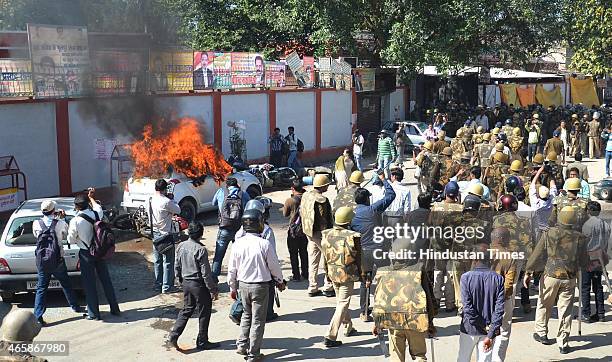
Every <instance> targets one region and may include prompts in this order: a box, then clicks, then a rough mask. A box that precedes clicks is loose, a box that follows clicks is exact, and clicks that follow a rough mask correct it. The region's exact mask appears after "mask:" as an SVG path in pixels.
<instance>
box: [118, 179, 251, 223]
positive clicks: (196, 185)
mask: <svg viewBox="0 0 612 362" xmlns="http://www.w3.org/2000/svg"><path fill="white" fill-rule="evenodd" d="M230 177H235V178H236V179H237V180H238V185H239V186H240V189H241V190H244V191H246V192H247V193H248V194H249V196H250V197H251V198H255V197H257V196H260V195H261V194H262V191H261V184H260V183H259V180H258V179H257V177H255V176H253V175H252V174H250V173H249V172H247V171H240V172H236V173H234V174H232V175H230ZM165 180H166V181H167V182H168V185H169V186H170V187H171V188H172V193H173V194H174V200H175V201H176V202H178V204H179V206H180V207H181V216H182V217H183V218H185V219H186V220H187V221H191V220H194V219H195V217H196V215H197V214H198V213H200V212H205V211H211V210H216V209H217V207H216V206H214V205H213V204H212V199H213V196H214V195H215V192H217V190H218V189H219V188H220V187H224V185H223V184H221V185H218V184H217V183H216V182H215V180H213V178H212V177H205V178H204V179H203V180H198V181H201V182H197V181H196V182H194V181H192V180H191V179H190V178H188V177H186V176H185V175H182V174H176V173H172V174H171V175H169V177H167V178H165ZM155 181H157V179H155V178H149V177H144V178H133V177H130V179H129V180H128V182H127V184H126V186H125V190H124V192H123V201H122V202H121V206H122V207H123V208H124V209H125V211H127V212H132V211H135V210H137V209H138V208H140V207H145V208H146V207H148V206H147V205H148V200H149V198H150V197H151V196H153V194H155ZM146 211H148V210H146Z"/></svg>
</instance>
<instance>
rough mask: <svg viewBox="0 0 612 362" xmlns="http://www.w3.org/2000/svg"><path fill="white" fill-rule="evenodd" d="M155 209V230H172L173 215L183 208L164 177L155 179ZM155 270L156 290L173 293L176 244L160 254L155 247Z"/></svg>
mask: <svg viewBox="0 0 612 362" xmlns="http://www.w3.org/2000/svg"><path fill="white" fill-rule="evenodd" d="M151 209H152V211H153V215H152V219H153V231H154V232H155V233H159V234H160V235H161V236H163V235H167V234H169V233H170V232H171V231H172V216H173V215H174V214H179V213H180V212H181V208H180V207H179V205H178V204H177V203H176V201H174V195H173V194H171V193H168V183H167V182H166V180H164V179H159V180H157V181H155V195H153V197H152V198H151ZM153 270H154V272H155V290H156V291H161V292H162V293H164V294H166V293H173V292H175V291H176V290H175V288H174V246H173V247H171V248H170V249H168V250H167V251H166V252H165V253H163V254H160V253H159V252H157V250H156V249H155V247H154V248H153Z"/></svg>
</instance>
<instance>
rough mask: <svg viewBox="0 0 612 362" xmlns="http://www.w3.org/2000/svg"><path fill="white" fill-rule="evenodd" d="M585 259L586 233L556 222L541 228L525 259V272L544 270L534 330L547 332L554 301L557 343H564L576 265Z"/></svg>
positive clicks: (583, 263)
mask: <svg viewBox="0 0 612 362" xmlns="http://www.w3.org/2000/svg"><path fill="white" fill-rule="evenodd" d="M587 261H588V256H587V252H586V237H585V236H584V235H583V234H582V233H580V232H577V231H574V230H572V227H571V226H566V225H560V224H558V225H557V226H555V227H552V228H550V229H548V230H547V231H543V232H542V235H541V236H540V240H539V241H538V244H537V245H536V247H535V249H534V251H533V254H532V255H531V257H530V258H529V260H528V261H527V267H526V273H528V274H532V273H534V272H542V271H543V272H544V274H543V276H542V278H541V279H540V286H539V298H538V307H537V309H536V317H535V318H536V321H535V332H536V333H537V334H538V335H539V336H541V337H546V336H547V334H548V320H549V318H550V315H551V313H552V309H553V306H554V305H555V304H556V305H557V310H558V316H559V330H558V331H557V345H558V346H559V347H567V346H568V340H569V335H570V330H571V323H572V309H573V305H574V288H575V287H576V275H577V273H579V272H580V270H579V265H586V262H587ZM542 266H544V267H543V268H542Z"/></svg>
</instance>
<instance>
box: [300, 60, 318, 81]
mask: <svg viewBox="0 0 612 362" xmlns="http://www.w3.org/2000/svg"><path fill="white" fill-rule="evenodd" d="M302 66H303V67H304V72H305V73H306V87H308V88H311V87H312V86H313V82H314V79H315V65H314V57H307V56H305V57H304V58H303V59H302Z"/></svg>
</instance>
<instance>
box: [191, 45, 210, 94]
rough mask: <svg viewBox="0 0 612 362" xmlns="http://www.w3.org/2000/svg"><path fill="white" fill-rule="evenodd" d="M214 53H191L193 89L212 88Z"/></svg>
mask: <svg viewBox="0 0 612 362" xmlns="http://www.w3.org/2000/svg"><path fill="white" fill-rule="evenodd" d="M214 61H215V52H193V89H212V88H214V80H215V77H214V67H213V65H214Z"/></svg>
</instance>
